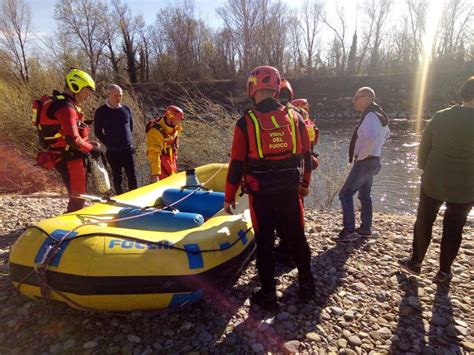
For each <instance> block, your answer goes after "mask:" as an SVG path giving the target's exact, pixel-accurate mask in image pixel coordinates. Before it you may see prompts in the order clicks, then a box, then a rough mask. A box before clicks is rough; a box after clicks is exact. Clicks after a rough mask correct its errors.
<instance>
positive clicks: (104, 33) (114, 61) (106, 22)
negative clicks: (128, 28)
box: [100, 9, 123, 76]
mask: <svg viewBox="0 0 474 355" xmlns="http://www.w3.org/2000/svg"><path fill="white" fill-rule="evenodd" d="M100 30H101V37H102V40H103V41H104V45H105V49H106V50H104V55H105V56H106V57H107V59H108V60H109V61H110V64H111V65H112V71H113V73H114V74H115V75H116V76H117V75H118V74H119V70H120V61H121V60H122V59H123V55H122V54H121V51H120V47H119V43H120V42H119V41H117V38H118V36H119V35H120V28H119V26H118V23H117V21H115V13H114V10H113V9H108V11H107V14H106V16H104V18H103V21H102V23H101V26H100Z"/></svg>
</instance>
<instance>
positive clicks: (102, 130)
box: [94, 84, 137, 194]
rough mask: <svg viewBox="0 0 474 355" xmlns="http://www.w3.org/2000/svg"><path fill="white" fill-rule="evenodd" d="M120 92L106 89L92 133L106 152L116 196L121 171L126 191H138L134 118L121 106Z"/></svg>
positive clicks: (118, 190)
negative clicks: (125, 179) (125, 176)
mask: <svg viewBox="0 0 474 355" xmlns="http://www.w3.org/2000/svg"><path fill="white" fill-rule="evenodd" d="M122 96H123V92H122V89H121V88H120V86H118V85H116V84H110V85H109V86H108V87H107V99H106V100H105V103H104V104H103V105H102V106H100V107H99V108H98V109H97V110H96V111H95V116H94V133H95V135H96V137H97V138H98V139H99V140H100V141H101V142H102V143H103V144H104V145H105V147H106V149H107V154H106V156H107V161H108V163H109V165H110V167H111V169H112V177H113V182H114V189H115V193H117V194H121V193H123V192H125V191H124V189H123V187H122V181H123V178H122V170H125V174H126V175H127V180H128V189H129V190H134V189H136V188H137V176H136V173H135V161H134V154H135V148H134V144H133V135H132V132H133V115H132V110H130V107H128V106H127V105H122Z"/></svg>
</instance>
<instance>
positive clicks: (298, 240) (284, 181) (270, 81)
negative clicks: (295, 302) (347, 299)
mask: <svg viewBox="0 0 474 355" xmlns="http://www.w3.org/2000/svg"><path fill="white" fill-rule="evenodd" d="M279 90H280V73H279V72H278V70H277V69H275V68H273V67H269V66H261V67H257V68H255V69H253V70H252V71H251V73H250V76H249V78H248V81H247V94H248V96H249V97H250V98H251V99H252V100H253V102H254V104H255V106H254V108H253V109H251V110H247V111H246V112H245V113H244V115H243V116H242V117H241V118H240V119H239V120H238V122H237V124H236V126H235V129H234V137H233V142H232V151H231V161H230V166H229V170H228V173H227V179H226V188H225V202H224V210H225V212H226V213H228V214H232V208H235V194H236V192H237V190H238V189H239V187H240V184H241V180H242V178H244V183H245V189H246V191H247V192H248V193H249V204H250V214H251V218H252V224H253V228H254V231H255V240H256V243H257V270H258V274H259V278H260V283H261V289H260V290H258V291H257V292H256V293H254V294H253V295H252V297H251V301H252V303H254V304H257V305H259V306H261V307H263V308H266V309H268V310H271V311H275V310H276V309H278V302H277V297H276V283H275V277H274V273H275V258H274V254H273V249H274V242H275V229H276V228H277V227H279V228H280V229H281V230H282V235H281V238H288V243H287V244H288V245H289V246H290V250H291V252H292V256H293V258H294V260H295V262H296V265H297V268H298V278H299V297H300V298H301V299H302V300H309V299H310V298H311V297H312V296H313V295H314V292H315V287H314V281H313V275H312V273H311V265H310V263H311V252H310V249H309V246H308V243H307V241H306V236H305V232H304V210H303V205H302V199H301V197H300V195H302V196H306V195H307V194H308V192H309V184H310V180H311V168H312V166H311V151H310V141H309V137H308V131H307V130H306V126H305V124H304V121H303V118H302V117H301V116H300V115H299V114H298V113H297V112H295V111H294V110H293V109H291V108H288V107H285V106H283V105H281V104H280V103H279V102H278V101H277V99H276V96H277V95H278V92H279ZM277 221H280V223H279V226H278V225H277Z"/></svg>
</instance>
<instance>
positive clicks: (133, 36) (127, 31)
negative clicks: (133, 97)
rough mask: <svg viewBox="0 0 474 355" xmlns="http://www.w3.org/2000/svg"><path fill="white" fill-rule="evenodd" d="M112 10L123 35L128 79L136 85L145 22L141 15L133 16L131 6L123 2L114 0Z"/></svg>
mask: <svg viewBox="0 0 474 355" xmlns="http://www.w3.org/2000/svg"><path fill="white" fill-rule="evenodd" d="M112 8H113V11H114V14H115V17H116V18H117V19H118V22H119V29H120V32H121V34H122V49H123V52H124V54H125V59H126V62H127V73H128V77H129V79H130V82H131V83H136V82H138V64H137V55H138V48H139V46H140V39H141V37H140V34H141V33H142V31H143V28H144V27H145V20H144V19H143V16H141V15H137V16H133V14H132V11H131V10H130V8H129V6H128V5H127V4H126V3H124V2H123V0H112Z"/></svg>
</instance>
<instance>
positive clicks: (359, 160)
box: [339, 87, 390, 238]
mask: <svg viewBox="0 0 474 355" xmlns="http://www.w3.org/2000/svg"><path fill="white" fill-rule="evenodd" d="M352 103H353V105H354V108H355V110H356V111H357V112H361V115H360V120H359V123H358V125H357V127H356V128H355V130H354V133H353V135H352V139H351V142H350V144H349V162H350V163H352V162H353V163H354V164H353V166H352V169H351V171H350V173H349V176H348V177H347V179H346V182H345V183H344V185H343V186H342V188H341V190H340V191H339V200H340V201H341V207H342V216H343V219H342V222H343V226H344V227H343V229H342V230H341V231H340V233H339V238H351V237H353V236H354V233H357V234H359V235H365V236H368V235H371V234H372V198H371V189H372V183H373V181H374V176H375V175H377V174H378V173H379V171H380V168H381V165H380V155H381V154H382V146H383V145H384V143H385V141H386V140H387V138H388V137H389V135H390V129H389V127H388V120H389V119H388V116H387V114H386V113H385V112H384V111H383V110H382V108H381V107H380V106H379V105H377V104H376V103H375V92H374V90H372V89H371V88H370V87H362V88H360V89H359V90H357V92H356V93H355V95H354V97H353V98H352ZM356 192H359V195H358V198H359V200H360V204H361V214H360V218H361V222H362V223H361V225H360V227H358V228H356V227H355V212H354V201H353V196H354V195H355V193H356Z"/></svg>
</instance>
